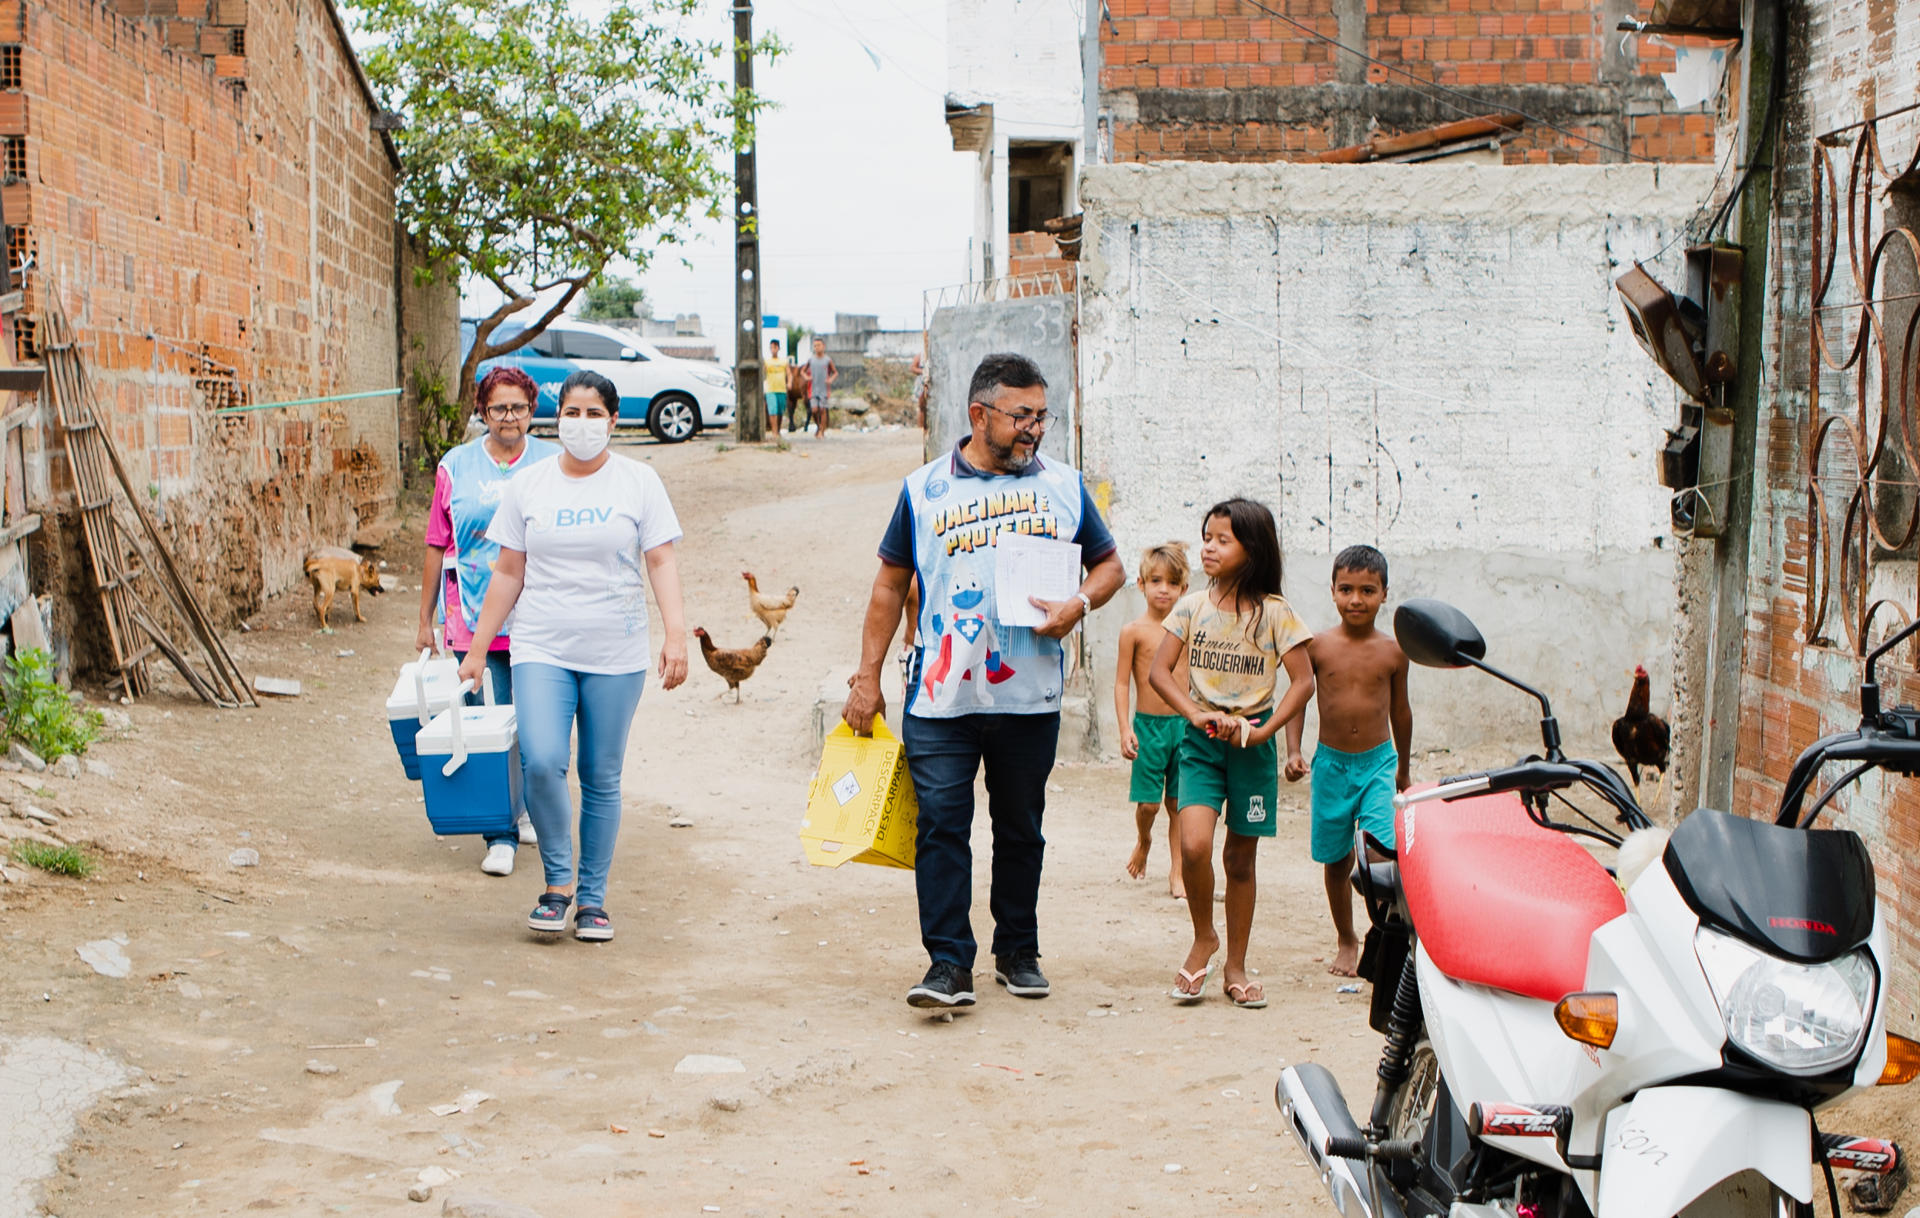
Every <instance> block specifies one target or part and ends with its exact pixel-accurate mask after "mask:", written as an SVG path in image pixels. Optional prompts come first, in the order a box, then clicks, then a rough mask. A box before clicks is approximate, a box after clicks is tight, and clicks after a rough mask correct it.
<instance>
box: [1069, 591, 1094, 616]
mask: <svg viewBox="0 0 1920 1218" xmlns="http://www.w3.org/2000/svg"><path fill="white" fill-rule="evenodd" d="M1073 595H1074V596H1075V597H1077V598H1078V599H1079V601H1080V616H1081V617H1091V616H1092V615H1093V599H1092V598H1091V597H1089V596H1088V595H1087V594H1086V593H1084V592H1076V593H1074V594H1073Z"/></svg>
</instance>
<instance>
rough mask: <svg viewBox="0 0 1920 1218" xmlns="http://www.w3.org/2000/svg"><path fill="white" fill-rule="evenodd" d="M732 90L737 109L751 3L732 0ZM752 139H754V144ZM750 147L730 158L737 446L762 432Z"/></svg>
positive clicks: (756, 211) (747, 77)
mask: <svg viewBox="0 0 1920 1218" xmlns="http://www.w3.org/2000/svg"><path fill="white" fill-rule="evenodd" d="M731 11H732V12H733V89H734V96H735V99H736V100H737V101H739V102H740V103H741V104H742V105H744V104H745V102H746V98H747V96H748V95H749V94H751V93H752V92H753V0H734V5H733V9H732V10H731ZM758 138H759V137H758V135H757V134H756V136H755V140H756V141H757V140H758ZM754 178H755V157H754V145H753V144H751V143H750V144H748V145H747V146H746V147H744V148H738V149H735V150H734V154H733V225H734V228H733V231H734V238H733V273H734V284H733V287H734V294H733V298H734V310H733V311H734V316H735V319H736V323H735V324H736V325H737V327H738V328H737V329H736V330H735V331H734V335H733V337H734V358H733V402H734V405H733V422H734V435H735V436H736V437H738V438H739V440H740V441H741V442H742V443H747V442H750V441H757V440H759V439H760V438H761V436H762V435H763V434H764V432H765V427H766V410H767V395H766V386H765V384H764V380H765V377H764V375H763V374H764V372H765V371H766V365H765V364H764V363H762V362H761V360H762V358H763V357H762V356H761V354H760V195H759V190H758V188H757V187H756V185H755V183H754Z"/></svg>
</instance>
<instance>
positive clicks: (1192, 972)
mask: <svg viewBox="0 0 1920 1218" xmlns="http://www.w3.org/2000/svg"><path fill="white" fill-rule="evenodd" d="M1219 950H1220V936H1219V935H1214V936H1213V937H1212V938H1210V939H1204V940H1195V941H1194V944H1193V947H1192V948H1191V949H1190V950H1189V951H1188V952H1187V958H1186V959H1185V960H1184V961H1182V962H1181V965H1180V971H1179V972H1178V973H1177V974H1175V976H1174V979H1173V991H1172V996H1173V997H1174V998H1178V999H1182V1000H1191V999H1195V998H1198V997H1200V995H1201V994H1202V993H1204V992H1205V991H1206V988H1207V977H1208V975H1209V974H1210V973H1212V972H1213V957H1214V954H1215V953H1217V952H1218V951H1219Z"/></svg>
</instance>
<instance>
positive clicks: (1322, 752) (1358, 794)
mask: <svg viewBox="0 0 1920 1218" xmlns="http://www.w3.org/2000/svg"><path fill="white" fill-rule="evenodd" d="M1399 768H1400V754H1399V753H1397V752H1395V751H1394V747H1393V741H1391V740H1387V741H1383V742H1382V743H1380V744H1377V745H1375V746H1374V747H1372V748H1370V749H1368V750H1367V751H1366V752H1364V753H1343V752H1341V751H1340V750H1339V749H1336V748H1332V747H1329V746H1328V745H1326V744H1321V745H1320V746H1318V747H1317V748H1315V749H1314V751H1313V861H1314V862H1316V863H1337V862H1339V861H1340V860H1341V859H1343V858H1346V857H1347V856H1348V855H1349V854H1352V853H1353V839H1354V827H1355V826H1356V825H1357V826H1358V827H1359V828H1361V829H1365V830H1366V831H1367V832H1368V833H1371V834H1373V835H1374V836H1375V837H1377V838H1379V839H1380V842H1381V844H1382V845H1384V846H1386V847H1387V848H1388V849H1392V848H1393V791H1394V785H1393V779H1394V775H1395V773H1397V772H1398V770H1399Z"/></svg>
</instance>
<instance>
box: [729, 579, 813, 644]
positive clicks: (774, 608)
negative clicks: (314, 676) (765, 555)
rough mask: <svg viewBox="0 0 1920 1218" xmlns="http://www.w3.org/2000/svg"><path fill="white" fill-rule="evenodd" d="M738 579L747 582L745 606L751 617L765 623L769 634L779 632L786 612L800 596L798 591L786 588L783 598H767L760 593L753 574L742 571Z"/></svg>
mask: <svg viewBox="0 0 1920 1218" xmlns="http://www.w3.org/2000/svg"><path fill="white" fill-rule="evenodd" d="M740 578H741V579H744V580H746V581H747V604H748V606H749V607H751V608H752V610H753V616H755V617H757V618H759V619H760V620H761V621H762V622H764V623H766V627H767V632H768V633H769V634H772V633H776V632H777V631H779V629H780V623H782V622H784V621H786V620H787V610H789V609H791V608H793V602H794V601H795V600H796V599H798V597H799V596H800V589H798V588H788V589H787V594H786V595H785V596H769V595H767V594H766V593H764V592H762V591H760V585H759V584H758V583H757V582H756V581H755V580H754V578H753V572H751V571H742V572H741V573H740Z"/></svg>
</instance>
